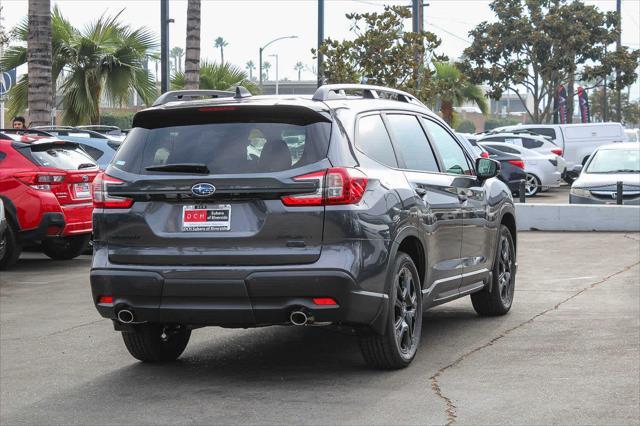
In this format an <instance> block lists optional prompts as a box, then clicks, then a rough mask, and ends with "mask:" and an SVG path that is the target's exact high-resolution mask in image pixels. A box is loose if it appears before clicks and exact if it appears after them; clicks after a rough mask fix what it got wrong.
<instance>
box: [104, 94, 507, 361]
mask: <svg viewBox="0 0 640 426" xmlns="http://www.w3.org/2000/svg"><path fill="white" fill-rule="evenodd" d="M499 168H500V165H499V163H498V162H496V161H494V160H492V159H489V158H476V155H475V153H472V152H470V151H468V150H467V149H466V148H464V146H463V144H462V143H460V141H459V140H458V139H457V137H456V136H455V134H454V132H453V131H452V130H451V128H450V127H449V126H448V125H447V124H445V123H444V122H443V121H442V120H441V119H440V118H439V117H437V116H436V115H435V114H434V113H432V112H431V111H430V110H429V109H428V108H426V107H425V106H424V105H423V104H422V103H421V102H420V101H419V100H418V99H416V98H415V97H413V96H412V95H410V94H408V93H405V92H401V91H398V90H394V89H388V88H384V87H377V86H368V85H357V84H349V85H325V86H322V87H320V88H319V89H318V90H317V91H316V93H315V94H314V95H313V97H309V96H308V97H304V96H251V94H250V93H249V92H248V91H247V90H246V89H244V88H243V87H237V88H236V90H235V92H223V91H206V90H200V91H177V92H168V93H165V94H163V95H162V96H161V97H160V98H158V99H157V100H156V102H155V103H154V106H152V107H151V108H148V109H146V110H143V111H140V112H138V113H137V114H136V115H135V117H134V120H133V129H132V130H131V132H130V133H129V135H128V136H127V139H126V140H125V142H124V143H123V145H122V146H121V148H120V150H119V151H118V152H117V154H116V156H115V157H114V159H113V161H112V163H111V165H110V166H109V167H108V168H107V169H106V170H105V172H104V173H102V174H100V175H98V177H97V178H96V179H95V181H94V182H93V196H94V206H95V210H94V213H93V224H94V227H93V229H94V242H93V262H92V268H91V288H92V294H93V300H94V303H95V306H96V308H97V309H98V311H99V313H100V314H101V315H102V316H103V317H106V318H110V319H112V320H113V323H114V327H115V329H116V330H118V331H120V332H122V337H123V340H124V343H125V345H126V347H127V349H128V350H129V352H130V353H131V355H132V356H133V357H135V358H137V359H139V360H141V361H146V362H165V361H173V360H175V359H177V358H178V357H179V356H180V355H181V354H182V352H183V351H184V350H185V347H186V346H187V343H188V341H189V338H190V335H191V332H192V331H193V330H195V329H197V328H200V327H205V326H222V327H231V328H247V327H261V326H267V325H293V326H305V325H326V326H330V325H332V326H339V327H341V328H346V329H349V330H352V331H353V332H354V334H356V335H357V336H358V339H359V341H360V348H361V351H362V355H363V358H364V360H365V362H366V363H367V364H368V365H370V366H372V367H376V368H384V369H397V368H402V367H406V366H407V365H409V364H410V363H411V361H412V360H413V358H414V357H415V355H416V352H417V350H418V348H419V346H420V339H421V332H422V313H423V311H424V310H426V309H428V308H431V307H433V306H436V305H440V304H442V303H446V302H449V301H452V300H454V299H458V298H460V297H463V296H470V297H471V302H472V304H473V307H474V309H475V311H476V312H477V313H478V314H479V315H483V316H491V315H504V314H506V313H507V312H508V311H509V309H510V308H511V305H512V302H513V295H514V285H515V276H516V268H517V264H516V223H515V210H514V205H513V200H512V197H511V191H510V190H509V189H508V188H507V186H506V185H505V184H504V183H502V182H501V181H499V180H498V179H496V178H495V176H497V175H498V173H499V171H500V170H499ZM283 350H285V348H283Z"/></svg>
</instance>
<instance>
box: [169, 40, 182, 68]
mask: <svg viewBox="0 0 640 426" xmlns="http://www.w3.org/2000/svg"><path fill="white" fill-rule="evenodd" d="M170 56H171V57H172V58H173V68H174V70H175V72H178V71H182V57H183V56H184V50H182V48H180V47H177V46H176V47H174V48H173V49H171V52H170Z"/></svg>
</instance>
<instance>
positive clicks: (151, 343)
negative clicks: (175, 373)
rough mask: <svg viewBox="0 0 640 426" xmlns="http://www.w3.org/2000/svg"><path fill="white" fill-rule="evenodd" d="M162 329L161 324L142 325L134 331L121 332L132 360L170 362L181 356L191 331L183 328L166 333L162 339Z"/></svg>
mask: <svg viewBox="0 0 640 426" xmlns="http://www.w3.org/2000/svg"><path fill="white" fill-rule="evenodd" d="M163 330H164V327H163V326H162V325H161V324H143V325H138V326H136V328H135V330H134V331H123V332H122V340H124V345H125V346H126V347H127V350H128V351H129V353H130V354H131V356H133V357H134V358H136V359H138V360H140V361H142V362H170V361H175V360H176V359H178V357H180V355H182V352H184V349H185V348H186V347H187V343H189V338H190V337H191V330H187V329H185V328H184V327H181V328H179V329H174V330H172V331H171V332H167V334H166V336H167V339H166V340H163V339H162V337H161V336H162V334H163Z"/></svg>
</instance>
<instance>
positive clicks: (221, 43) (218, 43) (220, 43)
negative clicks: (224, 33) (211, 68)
mask: <svg viewBox="0 0 640 426" xmlns="http://www.w3.org/2000/svg"><path fill="white" fill-rule="evenodd" d="M228 45H229V43H227V41H226V40H225V39H223V38H222V37H218V38H216V39H215V41H214V42H213V46H214V47H215V48H216V49H220V63H221V64H224V48H225V47H227V46H228Z"/></svg>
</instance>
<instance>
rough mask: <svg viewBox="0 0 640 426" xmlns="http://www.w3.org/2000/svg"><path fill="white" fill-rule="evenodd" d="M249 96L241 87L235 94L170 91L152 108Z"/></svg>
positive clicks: (160, 97) (213, 91) (220, 91)
mask: <svg viewBox="0 0 640 426" xmlns="http://www.w3.org/2000/svg"><path fill="white" fill-rule="evenodd" d="M250 96H251V92H249V91H248V90H247V89H246V88H244V87H242V86H236V90H235V92H231V91H227V90H172V91H170V92H166V93H163V94H162V95H160V96H159V97H158V99H156V101H155V102H154V103H153V105H152V106H159V105H164V104H166V103H168V102H174V101H192V100H197V99H203V98H205V99H219V98H234V99H243V98H248V97H250Z"/></svg>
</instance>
